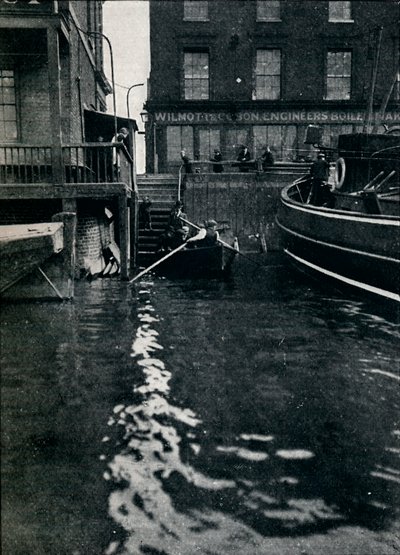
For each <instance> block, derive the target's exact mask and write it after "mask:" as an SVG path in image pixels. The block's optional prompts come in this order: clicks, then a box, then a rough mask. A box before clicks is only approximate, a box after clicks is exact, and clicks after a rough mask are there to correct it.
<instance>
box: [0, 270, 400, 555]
mask: <svg viewBox="0 0 400 555" xmlns="http://www.w3.org/2000/svg"><path fill="white" fill-rule="evenodd" d="M2 321H3V323H2V352H1V357H2V360H1V362H2V381H3V384H2V387H3V398H2V403H3V418H2V426H3V444H4V447H3V452H4V456H3V459H2V467H3V483H4V484H5V485H3V501H4V503H3V504H4V507H5V509H6V510H5V516H4V517H3V522H4V524H3V531H4V534H3V535H4V536H6V539H3V543H4V546H5V549H4V551H5V552H9V553H16V554H17V553H30V554H31V553H32V555H36V554H37V555H42V553H49V554H50V555H52V554H53V553H54V554H57V555H64V553H65V554H66V555H67V554H68V555H70V554H73V555H99V554H100V553H105V554H106V555H112V554H115V555H117V554H120V555H121V554H126V555H133V554H135V555H136V554H139V553H149V554H152V555H155V554H164V555H165V554H166V553H167V554H169V555H175V554H182V555H192V554H194V553H204V554H211V553H212V554H225V553H229V554H231V553H233V554H237V555H247V554H249V555H264V554H265V553H271V554H273V555H275V554H276V555H300V554H301V553H303V554H304V552H307V553H310V554H312V555H319V554H320V553H325V552H327V553H328V552H329V549H331V553H333V552H335V551H334V549H336V552H335V555H336V553H340V554H341V555H342V554H343V555H344V554H346V555H352V554H353V553H368V552H369V553H384V554H385V555H391V554H392V553H393V554H394V553H395V549H396V545H395V540H394V539H393V534H392V535H388V534H390V532H391V531H392V530H393V526H394V525H395V524H394V523H396V522H398V519H397V520H396V511H397V510H398V508H399V506H400V493H399V492H400V484H399V477H400V469H399V458H400V425H399V420H398V414H399V413H400V407H399V398H398V381H399V353H398V347H397V345H398V336H399V326H398V324H397V323H396V321H395V320H394V319H391V318H389V317H386V316H385V314H384V313H383V311H381V310H380V311H379V312H378V311H375V310H373V309H372V308H371V306H370V305H369V304H368V303H364V302H362V301H359V300H353V299H350V298H347V297H345V296H339V295H337V296H335V295H329V294H327V293H326V292H321V291H319V290H316V289H313V288H310V287H309V286H304V285H302V284H299V283H298V282H297V281H296V280H295V279H294V278H293V276H292V275H291V274H290V273H289V272H288V270H287V268H286V267H284V266H279V265H276V266H274V267H266V268H258V267H257V268H253V267H249V266H246V265H244V266H240V265H239V266H238V268H237V269H236V268H235V274H234V277H233V279H232V281H230V282H219V281H205V282H202V281H196V282H194V281H185V282H171V281H168V280H161V279H158V278H154V280H153V279H152V278H148V279H147V280H145V281H142V282H141V283H140V284H139V285H138V286H137V287H136V288H135V289H130V288H129V287H128V286H127V285H126V284H124V283H120V282H117V281H113V280H109V281H108V282H107V283H106V282H105V280H103V281H101V280H99V281H97V282H92V283H91V284H87V283H80V284H78V286H77V291H76V299H75V301H74V303H73V304H66V305H59V306H58V305H57V306H56V305H55V304H54V303H53V304H51V305H46V304H40V303H37V304H30V305H25V306H24V305H23V304H20V305H16V306H12V307H11V306H8V307H5V309H4V310H3V311H2ZM332 546H333V547H332Z"/></svg>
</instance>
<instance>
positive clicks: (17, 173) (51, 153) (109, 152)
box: [0, 143, 134, 191]
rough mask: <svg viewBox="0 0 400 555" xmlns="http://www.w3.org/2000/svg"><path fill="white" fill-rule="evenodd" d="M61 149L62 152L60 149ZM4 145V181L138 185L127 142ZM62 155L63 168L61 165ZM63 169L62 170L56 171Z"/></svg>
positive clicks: (0, 169)
mask: <svg viewBox="0 0 400 555" xmlns="http://www.w3.org/2000/svg"><path fill="white" fill-rule="evenodd" d="M57 150H58V152H57ZM57 154H59V149H55V148H52V147H51V146H48V145H11V144H9V145H0V184H1V185H11V186H13V185H14V186H16V187H17V186H18V185H55V186H64V185H69V184H103V185H104V184H107V183H108V184H117V183H119V184H122V185H124V186H125V187H126V189H127V190H128V191H132V189H133V188H134V177H133V160H132V158H131V157H130V155H129V153H128V152H127V150H126V149H125V147H124V145H123V144H119V143H85V144H74V145H64V146H62V147H61V157H59V156H57ZM60 159H61V168H59V167H57V166H58V165H60V164H59V162H58V160H60ZM56 170H59V171H56Z"/></svg>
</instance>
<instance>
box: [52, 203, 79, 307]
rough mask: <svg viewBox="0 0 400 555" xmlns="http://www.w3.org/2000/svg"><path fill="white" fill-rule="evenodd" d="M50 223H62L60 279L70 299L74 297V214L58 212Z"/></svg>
mask: <svg viewBox="0 0 400 555" xmlns="http://www.w3.org/2000/svg"><path fill="white" fill-rule="evenodd" d="M52 221H53V222H63V224H64V249H63V252H62V257H63V262H62V278H63V279H65V282H66V284H67V295H66V298H68V299H72V298H73V296H74V279H75V245H76V213H75V212H60V213H58V214H54V216H53V217H52ZM64 297H65V296H64Z"/></svg>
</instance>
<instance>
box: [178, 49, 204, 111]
mask: <svg viewBox="0 0 400 555" xmlns="http://www.w3.org/2000/svg"><path fill="white" fill-rule="evenodd" d="M183 63H184V98H185V100H207V99H208V98H209V70H208V69H209V68H208V53H207V52H185V53H184V62H183Z"/></svg>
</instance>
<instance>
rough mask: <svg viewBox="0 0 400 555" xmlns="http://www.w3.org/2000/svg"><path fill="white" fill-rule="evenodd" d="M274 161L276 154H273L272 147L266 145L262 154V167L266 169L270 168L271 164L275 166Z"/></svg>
mask: <svg viewBox="0 0 400 555" xmlns="http://www.w3.org/2000/svg"><path fill="white" fill-rule="evenodd" d="M274 163H275V160H274V155H273V154H272V152H271V149H270V148H269V146H268V145H267V146H266V147H265V150H264V152H263V153H262V155H261V167H262V169H263V171H265V170H267V169H268V168H270V167H271V166H273V165H274Z"/></svg>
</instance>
